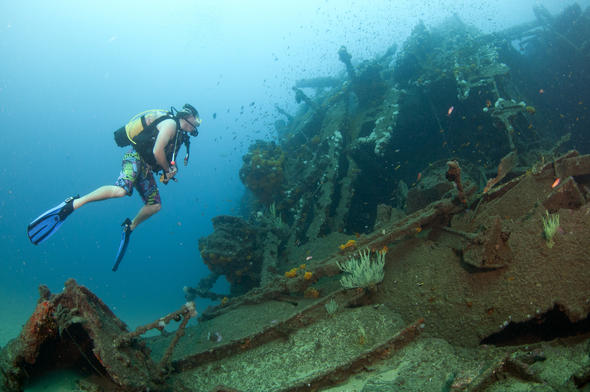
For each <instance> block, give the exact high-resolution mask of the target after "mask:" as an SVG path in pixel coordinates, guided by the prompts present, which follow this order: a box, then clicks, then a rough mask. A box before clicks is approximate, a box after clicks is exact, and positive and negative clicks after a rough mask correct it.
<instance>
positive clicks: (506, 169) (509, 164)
mask: <svg viewBox="0 0 590 392" xmlns="http://www.w3.org/2000/svg"><path fill="white" fill-rule="evenodd" d="M516 162H517V155H516V151H511V152H510V153H508V154H507V155H506V156H504V158H502V160H500V164H499V165H498V175H497V176H496V177H494V178H491V179H490V180H488V182H487V183H486V186H485V188H484V189H483V193H487V192H488V191H489V190H490V189H491V188H492V187H493V186H494V185H496V184H497V183H499V182H500V181H502V180H503V179H504V177H506V175H507V174H508V173H510V171H511V170H512V169H513V168H514V167H515V166H516Z"/></svg>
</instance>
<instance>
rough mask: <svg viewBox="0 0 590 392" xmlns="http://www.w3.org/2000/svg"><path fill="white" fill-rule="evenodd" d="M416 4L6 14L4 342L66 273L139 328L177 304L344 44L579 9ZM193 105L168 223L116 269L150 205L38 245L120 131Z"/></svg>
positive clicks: (166, 208) (236, 4) (553, 1)
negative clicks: (127, 222)
mask: <svg viewBox="0 0 590 392" xmlns="http://www.w3.org/2000/svg"><path fill="white" fill-rule="evenodd" d="M589 2H590V0H586V1H582V2H578V3H579V4H580V5H581V6H582V7H586V6H588V3H589ZM417 3H418V2H416V1H410V0H408V1H401V0H397V1H393V0H390V1H377V0H371V1H344V0H329V1H328V0H324V1H319V0H306V1H302V0H298V1H291V0H287V1H281V2H278V1H276V2H275V1H248V2H244V1H238V0H235V1H218V2H213V1H207V2H205V1H198V2H197V1H166V2H160V1H133V2H132V1H125V2H120V1H104V0H101V1H59V0H58V1H53V2H49V1H41V0H39V1H23V2H20V3H18V4H17V2H8V1H4V2H2V3H1V4H0V53H1V57H0V154H1V156H2V157H3V158H4V163H5V164H4V165H3V167H2V169H1V173H2V178H3V181H1V182H0V255H1V258H0V260H1V261H0V263H1V264H0V268H1V271H0V314H2V315H3V316H2V320H1V321H0V344H2V345H3V344H5V343H6V341H7V340H8V339H10V338H12V337H14V336H16V334H17V333H18V330H19V329H20V325H21V324H22V323H24V322H25V320H26V319H27V318H28V316H29V315H30V314H31V312H32V310H33V308H34V304H35V301H36V299H37V297H38V294H37V287H38V286H39V285H40V284H46V285H48V286H49V288H50V289H51V290H52V291H53V292H59V291H60V290H61V288H62V287H63V283H64V282H65V280H66V279H68V278H70V277H73V278H75V279H76V280H77V281H78V282H79V283H81V284H83V285H86V286H87V287H89V288H90V289H91V290H92V291H94V292H95V293H96V294H97V295H98V296H99V297H100V298H101V299H103V301H104V302H105V303H106V304H107V305H109V306H110V307H111V308H112V309H114V311H115V312H116V313H117V314H118V315H119V316H120V317H121V318H122V319H123V320H124V321H127V322H128V323H129V324H131V325H132V326H135V325H137V324H138V323H143V322H149V321H152V320H154V319H156V318H158V317H160V316H161V315H163V314H166V313H168V312H171V311H174V310H176V309H177V308H179V307H180V306H181V305H182V304H183V303H184V302H185V300H184V297H183V293H182V287H183V286H184V285H190V286H194V285H195V284H196V283H197V282H198V280H199V279H200V278H201V277H203V276H204V275H206V274H207V272H208V271H207V268H206V267H205V266H204V264H203V263H202V261H201V259H200V257H199V254H198V249H197V239H198V238H199V237H202V236H205V235H208V234H209V233H210V232H211V230H212V228H211V224H210V219H211V218H212V217H213V216H216V215H220V214H234V215H236V214H238V209H239V202H240V198H241V196H242V193H243V186H242V184H241V183H240V181H239V178H238V170H239V168H240V166H241V156H242V155H243V154H244V153H245V152H246V151H247V148H248V145H249V144H250V143H251V142H252V141H253V140H255V139H258V138H262V139H274V138H276V135H275V133H274V128H273V123H274V121H275V120H277V119H279V118H281V116H280V115H279V114H278V113H277V112H276V111H275V109H274V107H275V105H279V106H280V107H282V108H283V109H285V110H287V111H289V112H291V113H294V111H295V110H296V103H295V100H294V98H293V92H292V90H291V87H292V86H293V85H294V84H295V81H296V80H297V79H301V78H306V77H316V76H336V75H338V74H340V73H342V72H343V71H344V67H343V65H342V63H340V62H339V60H338V56H337V50H338V48H339V47H340V46H341V45H346V46H347V48H348V51H349V52H350V53H351V54H352V55H353V61H354V62H358V61H362V60H363V59H371V58H373V57H374V56H376V55H378V54H380V53H383V52H384V51H385V50H386V49H387V48H388V47H389V46H390V45H392V44H393V43H397V44H398V46H399V45H401V44H402V42H403V41H404V40H405V38H406V37H407V36H408V35H409V33H410V31H411V29H412V27H414V26H415V24H416V23H417V22H418V21H419V20H420V19H421V20H424V21H425V23H426V24H427V25H435V24H437V23H438V22H440V21H442V20H443V19H444V18H445V17H447V16H450V15H452V14H453V13H457V14H458V15H459V16H460V17H461V18H462V19H463V20H464V21H467V22H468V23H471V24H473V25H475V26H476V27H478V28H480V29H482V30H483V31H486V32H487V31H492V30H497V29H502V28H505V27H508V26H511V25H514V24H516V23H521V22H524V21H529V20H532V19H533V18H534V16H533V12H532V5H533V4H535V3H541V4H543V5H544V6H545V7H547V8H548V9H549V11H550V12H552V13H557V12H558V11H559V10H560V9H562V8H563V7H565V6H566V5H567V4H570V2H565V1H563V0H547V1H540V2H539V1H533V0H520V1H518V2H517V3H518V4H517V5H514V4H513V3H514V2H513V1H511V0H505V1H491V2H476V3H478V4H477V5H476V6H472V5H470V4H472V3H474V2H473V1H467V0H465V1H421V2H419V3H420V5H418V6H417V5H416V4H417ZM480 3H481V4H480ZM185 102H189V103H191V104H193V105H194V106H195V107H197V108H198V110H199V112H200V113H201V116H202V118H203V124H202V126H201V128H200V135H199V136H198V138H197V139H193V143H192V146H191V147H192V148H191V150H192V151H191V161H190V164H189V166H188V167H186V168H185V167H180V173H179V175H178V180H179V181H178V183H171V184H169V185H168V186H160V192H161V196H162V205H163V208H162V211H161V212H160V213H158V214H157V215H156V216H154V217H153V218H151V219H150V220H148V221H147V222H146V223H145V224H143V225H141V226H140V227H139V229H138V230H136V231H135V232H134V234H133V236H132V239H131V243H130V246H129V249H128V252H127V255H126V257H125V259H124V260H123V263H122V264H121V267H120V269H119V271H118V272H116V273H113V272H111V267H112V263H113V260H114V256H115V252H116V250H117V248H118V244H119V238H120V226H119V225H120V224H121V222H122V221H123V220H124V219H125V217H128V216H129V217H133V216H134V215H135V214H136V212H137V210H138V209H139V208H140V207H141V199H140V197H139V196H138V195H137V194H134V195H133V196H132V197H126V198H124V199H116V200H109V201H104V202H100V203H93V204H89V205H86V206H84V207H83V208H81V209H80V210H77V211H76V212H75V213H74V214H73V215H72V216H71V217H70V218H68V220H67V222H66V223H65V224H64V225H63V227H62V229H61V230H60V231H59V232H58V233H57V234H56V235H55V236H54V237H52V238H51V239H50V240H49V241H47V242H46V243H43V244H41V245H39V246H33V245H32V244H30V243H29V241H28V238H27V236H26V233H25V229H26V226H27V224H28V223H29V221H31V220H32V219H33V218H35V217H36V216H37V215H39V214H40V213H41V212H43V211H45V210H47V209H48V208H50V207H53V206H54V205H56V204H58V203H59V202H61V201H63V199H65V198H66V197H68V196H70V195H73V194H76V193H81V194H84V193H87V192H89V191H91V190H93V189H95V188H96V187H98V186H100V185H105V184H112V183H114V181H115V180H116V179H117V177H118V174H119V170H120V164H121V157H122V154H123V152H124V151H125V150H124V149H121V148H118V147H117V146H116V145H115V143H114V141H113V137H112V132H113V131H114V130H115V129H117V128H118V127H120V126H122V125H123V124H125V122H126V121H127V120H128V119H129V118H130V117H131V116H133V115H134V114H136V113H138V112H141V111H143V110H146V109H152V108H168V107H170V106H171V105H174V106H176V107H181V106H182V105H183V104H184V103H185ZM183 155H184V152H183V150H182V149H181V157H182V156H183ZM179 160H180V159H179ZM223 288H224V285H223V282H222V283H221V285H220V288H219V290H223ZM206 305H207V303H206V302H203V301H200V302H199V303H198V308H199V309H201V310H202V309H203V308H204V307H205V306H206Z"/></svg>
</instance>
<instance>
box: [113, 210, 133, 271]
mask: <svg viewBox="0 0 590 392" xmlns="http://www.w3.org/2000/svg"><path fill="white" fill-rule="evenodd" d="M121 226H122V227H123V231H122V232H121V243H120V244H119V250H118V251H117V257H116V258H115V265H114V266H113V272H115V271H117V268H119V264H120V263H121V260H123V256H125V251H126V250H127V245H129V237H131V220H130V219H129V218H127V219H125V222H123V223H122V224H121Z"/></svg>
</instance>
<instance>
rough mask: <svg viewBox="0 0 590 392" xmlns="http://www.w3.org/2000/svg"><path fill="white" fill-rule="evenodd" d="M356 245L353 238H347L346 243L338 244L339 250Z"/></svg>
mask: <svg viewBox="0 0 590 392" xmlns="http://www.w3.org/2000/svg"><path fill="white" fill-rule="evenodd" d="M355 246H356V241H355V240H348V241H347V242H346V244H342V245H340V246H339V248H340V250H345V249H349V248H354V247H355Z"/></svg>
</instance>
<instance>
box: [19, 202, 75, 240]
mask: <svg viewBox="0 0 590 392" xmlns="http://www.w3.org/2000/svg"><path fill="white" fill-rule="evenodd" d="M79 197H80V195H76V196H71V197H68V198H67V199H66V200H65V201H64V202H63V203H61V204H59V205H58V206H56V207H53V208H52V209H50V210H47V211H45V212H44V213H42V214H41V215H39V217H37V219H35V220H34V221H32V222H31V223H29V226H28V227H27V234H28V236H29V239H30V240H31V242H32V243H33V244H35V245H39V244H40V243H41V242H43V241H45V240H47V239H48V238H49V237H51V236H52V235H53V234H54V233H55V232H56V231H57V229H59V228H60V226H61V225H62V223H64V221H65V220H66V218H67V217H68V216H69V215H70V214H71V213H72V212H73V211H74V200H75V199H77V198H79Z"/></svg>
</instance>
